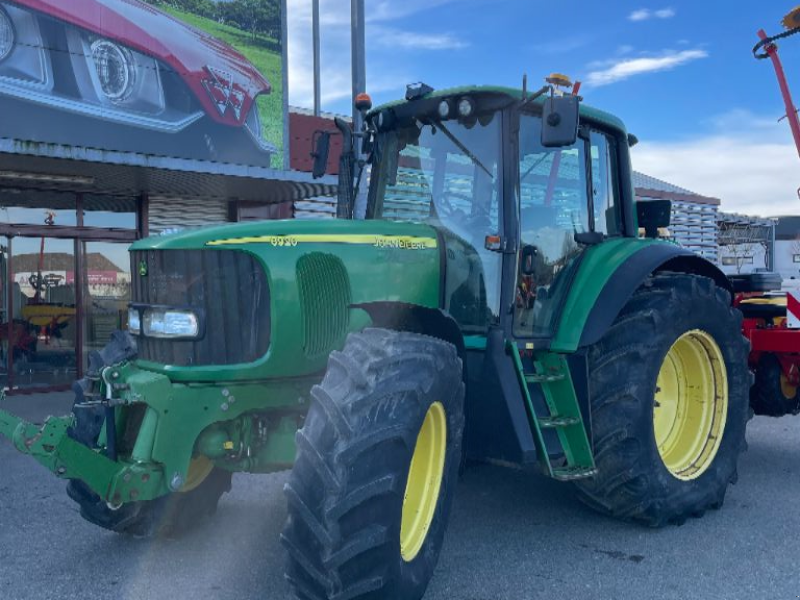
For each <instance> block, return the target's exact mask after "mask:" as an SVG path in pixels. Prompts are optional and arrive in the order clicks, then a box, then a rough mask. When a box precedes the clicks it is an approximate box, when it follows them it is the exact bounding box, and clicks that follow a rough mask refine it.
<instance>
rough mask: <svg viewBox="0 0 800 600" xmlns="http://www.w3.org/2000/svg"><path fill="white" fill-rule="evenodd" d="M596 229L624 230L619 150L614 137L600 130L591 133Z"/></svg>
mask: <svg viewBox="0 0 800 600" xmlns="http://www.w3.org/2000/svg"><path fill="white" fill-rule="evenodd" d="M590 145H591V153H592V195H593V203H594V229H595V231H599V232H600V233H604V234H606V235H619V234H621V233H622V226H621V222H620V215H619V206H618V204H617V202H616V198H619V187H618V185H617V177H616V175H615V174H616V172H617V153H616V143H615V141H614V139H613V138H611V137H609V136H607V135H606V134H604V133H601V132H599V131H595V130H592V132H591V134H590Z"/></svg>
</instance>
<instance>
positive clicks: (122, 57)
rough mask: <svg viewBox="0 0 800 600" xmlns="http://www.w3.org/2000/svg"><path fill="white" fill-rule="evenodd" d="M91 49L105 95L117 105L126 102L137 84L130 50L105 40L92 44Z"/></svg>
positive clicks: (101, 88)
mask: <svg viewBox="0 0 800 600" xmlns="http://www.w3.org/2000/svg"><path fill="white" fill-rule="evenodd" d="M91 48H92V60H94V68H95V69H96V70H97V79H98V81H99V83H100V90H101V91H102V93H103V95H104V96H105V97H106V98H107V99H109V100H110V101H111V102H114V103H115V104H117V103H120V102H124V101H125V100H127V99H128V97H129V96H130V95H131V92H132V91H133V86H134V84H135V83H136V69H135V68H134V64H133V59H132V57H131V52H130V50H128V49H127V48H123V47H122V46H118V45H117V44H115V43H114V42H110V41H108V40H104V39H99V40H95V41H94V42H92V46H91Z"/></svg>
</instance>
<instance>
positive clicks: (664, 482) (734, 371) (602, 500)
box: [577, 274, 751, 527]
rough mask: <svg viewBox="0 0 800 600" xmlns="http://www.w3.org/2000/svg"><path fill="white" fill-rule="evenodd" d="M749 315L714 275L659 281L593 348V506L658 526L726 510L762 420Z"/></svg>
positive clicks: (589, 488)
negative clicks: (753, 408)
mask: <svg viewBox="0 0 800 600" xmlns="http://www.w3.org/2000/svg"><path fill="white" fill-rule="evenodd" d="M741 320H742V317H741V314H740V313H739V312H738V311H737V310H736V309H734V308H732V307H731V302H730V296H729V294H728V292H727V291H725V290H723V289H720V288H718V287H717V286H716V285H715V283H714V281H712V280H711V279H708V278H705V277H699V276H694V275H683V274H662V275H656V276H653V277H651V278H650V279H648V281H647V282H646V283H645V284H644V285H643V286H642V287H640V288H639V289H638V290H637V291H636V292H635V294H634V295H633V297H632V298H631V299H630V301H629V302H628V303H627V305H626V306H625V307H624V309H623V310H622V312H621V313H620V315H619V316H618V317H617V319H616V321H615V322H614V324H613V325H612V326H611V328H610V329H609V331H608V332H607V333H606V335H605V336H604V337H603V338H602V340H601V341H600V342H599V343H597V344H596V345H595V346H594V347H592V348H591V349H590V352H589V369H590V389H591V394H592V400H591V405H592V430H593V437H594V449H595V458H596V463H597V469H598V474H597V475H596V476H595V477H593V478H591V479H586V480H583V481H580V482H577V487H578V490H579V496H580V498H581V499H582V500H583V501H584V502H585V503H586V504H588V505H589V506H591V507H593V508H595V509H597V510H599V511H601V512H603V513H605V514H608V515H612V516H615V517H619V518H623V519H627V520H634V521H638V522H642V523H645V524H647V525H650V526H654V527H658V526H662V525H665V524H668V523H676V524H680V523H683V522H684V521H685V520H686V518H687V517H698V516H701V515H702V514H703V513H704V512H705V511H706V510H708V509H710V508H719V507H720V506H722V503H723V501H724V498H725V492H726V490H727V487H728V484H730V483H733V482H735V481H736V479H737V470H736V467H737V461H738V458H739V455H740V453H741V452H743V451H744V450H745V448H746V446H747V444H746V442H745V427H746V424H747V421H748V419H749V418H750V416H751V412H750V408H749V406H748V389H749V384H750V374H749V371H748V368H747V354H748V351H749V346H748V343H747V340H746V339H745V338H744V337H743V336H742V335H741V329H740V328H741Z"/></svg>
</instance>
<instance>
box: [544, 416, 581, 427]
mask: <svg viewBox="0 0 800 600" xmlns="http://www.w3.org/2000/svg"><path fill="white" fill-rule="evenodd" d="M580 424H581V420H580V419H578V418H576V417H552V416H551V417H539V426H541V427H542V428H544V429H552V428H556V427H569V426H570V425H580Z"/></svg>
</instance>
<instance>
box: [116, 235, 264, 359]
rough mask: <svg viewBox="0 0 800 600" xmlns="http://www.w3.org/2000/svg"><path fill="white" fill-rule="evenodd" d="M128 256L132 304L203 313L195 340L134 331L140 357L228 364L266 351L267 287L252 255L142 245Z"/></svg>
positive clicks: (233, 251)
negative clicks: (199, 336)
mask: <svg viewBox="0 0 800 600" xmlns="http://www.w3.org/2000/svg"><path fill="white" fill-rule="evenodd" d="M131 261H132V267H133V268H132V273H133V274H134V277H133V286H132V293H131V296H132V302H133V303H134V304H151V305H165V306H171V307H180V308H190V309H195V310H198V312H200V313H202V314H203V315H204V317H205V334H204V336H203V338H202V339H199V340H168V339H156V338H148V337H144V336H138V337H137V342H138V348H139V358H140V359H142V360H148V361H152V362H155V363H159V364H164V365H176V366H184V367H186V366H206V365H231V364H237V363H249V362H253V361H254V360H256V359H258V358H260V357H262V356H264V355H265V354H266V353H267V349H268V348H269V340H270V301H269V287H268V285H267V276H266V273H265V272H264V269H263V268H262V267H261V265H260V264H258V262H257V261H256V260H255V258H254V257H253V256H251V255H250V254H247V253H245V252H239V251H236V250H145V251H136V252H132V253H131ZM145 273H146V274H145Z"/></svg>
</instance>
